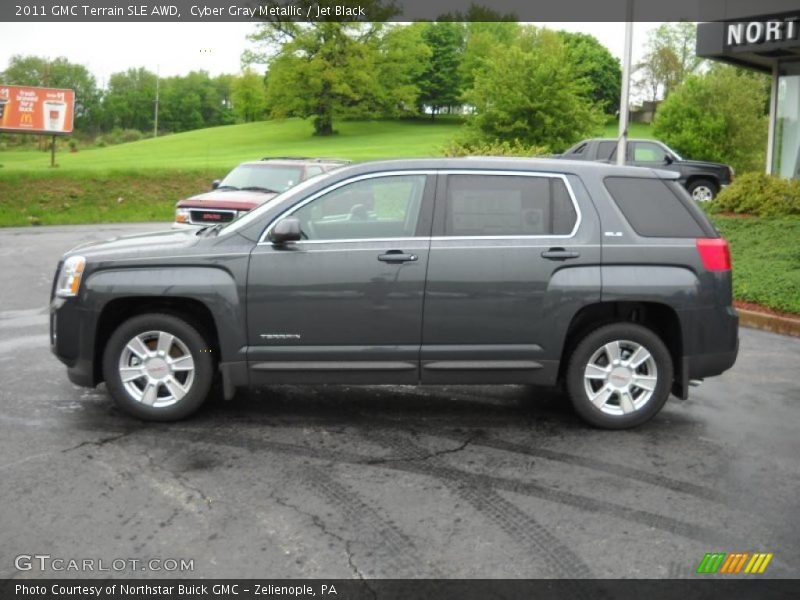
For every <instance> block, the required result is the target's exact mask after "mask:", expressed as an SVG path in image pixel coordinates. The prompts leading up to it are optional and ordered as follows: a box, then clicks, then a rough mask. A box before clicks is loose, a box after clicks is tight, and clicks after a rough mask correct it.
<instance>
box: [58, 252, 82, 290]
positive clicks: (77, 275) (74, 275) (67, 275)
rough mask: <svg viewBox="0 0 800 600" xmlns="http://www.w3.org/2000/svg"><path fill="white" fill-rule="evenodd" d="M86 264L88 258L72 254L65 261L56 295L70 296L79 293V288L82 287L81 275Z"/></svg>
mask: <svg viewBox="0 0 800 600" xmlns="http://www.w3.org/2000/svg"><path fill="white" fill-rule="evenodd" d="M85 266H86V259H85V258H84V257H82V256H70V257H69V258H68V259H67V260H65V261H64V266H63V267H61V273H59V274H58V284H57V285H56V296H60V297H62V298H68V297H70V296H77V295H78V288H80V287H81V277H82V276H83V268H84V267H85Z"/></svg>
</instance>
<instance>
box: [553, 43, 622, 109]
mask: <svg viewBox="0 0 800 600" xmlns="http://www.w3.org/2000/svg"><path fill="white" fill-rule="evenodd" d="M558 35H559V37H560V38H561V40H562V41H563V42H564V44H565V45H566V47H567V50H568V52H569V55H570V61H571V62H572V64H573V65H574V66H575V70H576V72H577V73H578V74H579V75H580V76H581V77H585V78H586V79H587V83H588V92H589V98H591V99H592V100H593V101H594V102H596V103H597V104H598V105H600V106H602V107H603V110H604V111H605V113H606V114H610V115H613V114H615V113H616V111H617V110H618V109H619V95H620V87H621V85H622V70H621V69H620V64H619V59H617V58H615V57H614V56H613V55H612V54H611V52H609V51H608V48H606V47H605V46H603V44H601V43H600V42H599V41H598V40H597V38H596V37H594V36H593V35H589V34H586V33H571V32H567V31H559V32H558Z"/></svg>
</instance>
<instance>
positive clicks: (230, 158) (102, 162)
mask: <svg viewBox="0 0 800 600" xmlns="http://www.w3.org/2000/svg"><path fill="white" fill-rule="evenodd" d="M335 126H336V129H337V130H338V132H339V133H338V134H337V135H334V136H330V137H315V136H314V135H312V133H313V129H312V125H311V123H310V122H309V121H303V120H300V119H287V120H285V121H260V122H257V123H246V124H241V125H228V126H225V127H212V128H209V129H198V130H196V131H187V132H185V133H180V134H174V135H167V136H163V137H160V138H156V139H148V140H142V141H139V142H132V143H128V144H120V145H118V146H109V147H106V148H91V149H87V150H81V151H80V152H77V153H74V154H72V153H69V152H61V153H59V154H58V155H57V159H56V162H57V164H58V168H57V170H58V172H61V173H72V172H87V171H130V170H132V169H135V170H137V171H141V170H147V169H175V170H194V171H196V170H211V169H214V170H223V171H225V170H229V169H231V168H233V167H234V166H236V165H237V164H238V163H240V162H242V161H244V160H253V159H258V158H261V157H263V156H326V157H336V158H347V159H351V160H372V159H379V158H404V157H418V156H437V155H441V153H442V149H443V148H444V146H445V145H446V144H447V143H448V142H449V141H450V140H451V139H452V138H453V137H454V136H455V135H456V133H457V132H458V130H459V128H460V127H461V124H460V122H459V121H457V120H454V119H441V120H438V121H433V122H431V121H430V120H429V119H422V120H413V121H339V122H338V123H336V125H335ZM0 165H2V168H0V177H2V176H3V175H4V174H5V173H8V172H9V171H26V172H32V173H50V172H52V171H54V170H55V169H51V168H50V154H49V153H46V152H37V151H33V150H30V151H4V152H0Z"/></svg>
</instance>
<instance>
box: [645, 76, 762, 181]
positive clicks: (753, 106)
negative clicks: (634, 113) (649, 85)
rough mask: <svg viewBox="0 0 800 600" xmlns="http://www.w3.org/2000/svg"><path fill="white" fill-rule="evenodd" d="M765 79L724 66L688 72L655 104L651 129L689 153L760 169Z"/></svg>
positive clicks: (740, 166)
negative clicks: (706, 71)
mask: <svg viewBox="0 0 800 600" xmlns="http://www.w3.org/2000/svg"><path fill="white" fill-rule="evenodd" d="M766 79H767V78H766V76H764V75H761V74H757V73H752V72H748V71H745V70H742V69H738V68H736V67H730V66H725V65H715V66H713V67H712V68H711V69H710V70H709V72H708V73H704V74H700V75H691V76H689V77H688V78H687V79H686V81H685V82H684V84H683V85H682V86H680V87H679V88H677V89H676V90H674V91H673V92H672V93H671V94H670V95H669V97H668V98H667V99H666V100H664V102H663V103H662V104H661V106H659V107H658V111H657V112H656V118H655V122H654V123H653V133H654V134H655V135H656V136H657V137H658V138H659V139H661V140H663V141H664V142H665V143H666V144H669V145H670V146H671V147H673V148H675V150H677V151H678V152H680V153H681V154H685V155H686V156H688V157H691V158H694V159H698V160H710V161H716V162H724V163H728V164H730V165H732V166H733V167H734V168H735V169H736V170H737V171H740V172H745V171H751V170H758V169H760V168H761V167H762V166H763V162H764V151H765V148H766V144H767V115H766V114H765V111H764V106H765V104H766V100H767V88H766Z"/></svg>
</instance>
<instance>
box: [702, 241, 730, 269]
mask: <svg viewBox="0 0 800 600" xmlns="http://www.w3.org/2000/svg"><path fill="white" fill-rule="evenodd" d="M697 253H698V254H699V255H700V258H701V260H702V261H703V266H704V267H705V268H706V269H707V270H709V271H730V270H731V250H730V248H729V247H728V242H726V241H725V240H724V239H723V238H700V239H698V240H697Z"/></svg>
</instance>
